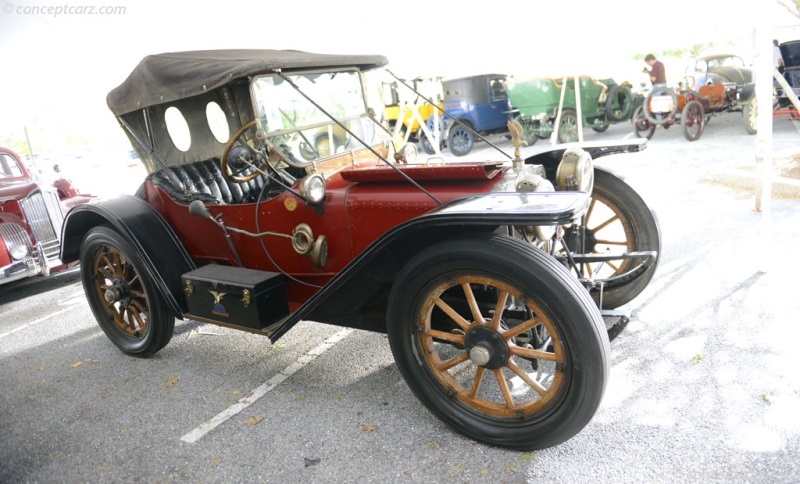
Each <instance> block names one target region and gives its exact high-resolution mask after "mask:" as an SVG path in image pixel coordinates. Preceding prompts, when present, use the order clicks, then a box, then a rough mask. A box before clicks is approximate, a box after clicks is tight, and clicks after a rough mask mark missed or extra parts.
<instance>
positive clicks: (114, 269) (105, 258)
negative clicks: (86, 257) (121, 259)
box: [103, 254, 118, 279]
mask: <svg viewBox="0 0 800 484" xmlns="http://www.w3.org/2000/svg"><path fill="white" fill-rule="evenodd" d="M111 257H112V258H113V257H114V256H113V255H112V256H111ZM103 263H104V264H105V266H104V268H106V269H108V270H109V271H110V272H109V273H113V274H114V276H116V275H117V272H118V271H117V269H118V267H117V266H116V265H115V264H114V263H113V262H112V261H111V259H109V258H108V254H103ZM112 279H113V277H112Z"/></svg>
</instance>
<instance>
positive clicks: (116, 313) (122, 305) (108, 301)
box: [81, 226, 175, 357]
mask: <svg viewBox="0 0 800 484" xmlns="http://www.w3.org/2000/svg"><path fill="white" fill-rule="evenodd" d="M81 279H82V281H83V287H84V291H85V292H86V296H87V299H88V301H89V305H90V306H91V308H92V312H93V313H94V316H95V319H96V320H97V322H98V324H99V325H100V327H101V328H102V329H103V331H104V332H105V333H106V335H107V336H108V338H109V339H110V340H111V341H112V342H113V343H114V344H115V345H116V346H117V347H119V348H120V349H121V350H122V351H124V352H125V353H128V354H131V355H135V356H142V357H144V356H150V355H152V354H154V353H155V352H157V351H158V350H160V349H161V348H163V347H164V346H165V345H166V344H167V343H168V342H169V340H170V339H171V338H172V331H173V328H174V324H175V317H174V316H173V314H172V313H171V311H170V310H169V308H168V306H167V304H166V302H165V301H164V299H163V296H162V295H161V293H160V292H159V290H158V288H157V287H156V284H155V283H154V281H153V280H152V279H151V278H150V276H149V275H148V274H147V272H145V271H144V263H143V261H142V260H141V258H140V257H139V256H138V253H137V252H136V251H135V249H133V247H132V246H131V244H130V243H128V241H127V240H125V239H124V238H123V237H122V236H121V235H120V234H119V233H117V232H115V231H114V230H112V229H111V228H108V227H105V226H99V227H96V228H94V229H92V230H91V231H90V232H89V233H88V234H87V235H86V237H85V238H84V242H83V244H82V245H81Z"/></svg>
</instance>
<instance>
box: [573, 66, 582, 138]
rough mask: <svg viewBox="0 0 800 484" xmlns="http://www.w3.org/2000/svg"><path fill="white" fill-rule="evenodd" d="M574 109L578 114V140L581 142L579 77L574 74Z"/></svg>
mask: <svg viewBox="0 0 800 484" xmlns="http://www.w3.org/2000/svg"><path fill="white" fill-rule="evenodd" d="M575 111H576V112H577V115H578V142H579V143H582V142H583V112H581V78H580V76H577V75H576V76H575Z"/></svg>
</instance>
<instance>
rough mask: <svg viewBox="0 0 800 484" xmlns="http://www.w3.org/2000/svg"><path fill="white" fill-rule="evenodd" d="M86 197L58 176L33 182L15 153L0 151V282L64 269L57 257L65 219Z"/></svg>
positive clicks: (32, 178)
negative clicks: (51, 179)
mask: <svg viewBox="0 0 800 484" xmlns="http://www.w3.org/2000/svg"><path fill="white" fill-rule="evenodd" d="M90 198H91V196H90V195H86V194H81V193H79V191H78V190H77V189H76V188H75V187H74V186H73V185H72V183H71V182H70V181H69V180H67V179H65V178H63V177H60V178H58V179H56V180H55V181H54V182H53V183H52V185H44V184H41V183H39V182H37V181H36V180H35V179H34V177H33V176H32V175H31V173H30V171H29V170H28V167H27V166H25V164H24V163H23V162H22V160H21V158H20V157H19V155H17V154H16V153H15V152H13V151H11V150H10V149H8V148H2V147H0V284H7V283H9V282H12V281H16V280H19V279H24V278H27V277H33V276H39V275H42V276H48V275H50V274H51V273H53V272H58V271H61V270H63V269H66V268H67V265H66V264H63V263H62V262H61V260H60V259H59V250H60V241H61V227H62V225H63V223H64V215H65V214H66V213H67V211H68V209H69V208H71V207H72V206H74V205H76V204H78V203H85V202H87V201H88V200H89V199H90Z"/></svg>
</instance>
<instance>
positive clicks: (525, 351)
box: [509, 346, 564, 363]
mask: <svg viewBox="0 0 800 484" xmlns="http://www.w3.org/2000/svg"><path fill="white" fill-rule="evenodd" d="M509 349H510V350H511V354H512V355H514V356H521V357H523V358H532V359H535V360H546V361H555V362H556V363H564V362H563V361H562V360H561V359H560V358H559V357H558V356H557V355H556V354H555V353H550V352H549V351H542V350H534V349H532V348H522V347H521V346H509Z"/></svg>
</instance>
